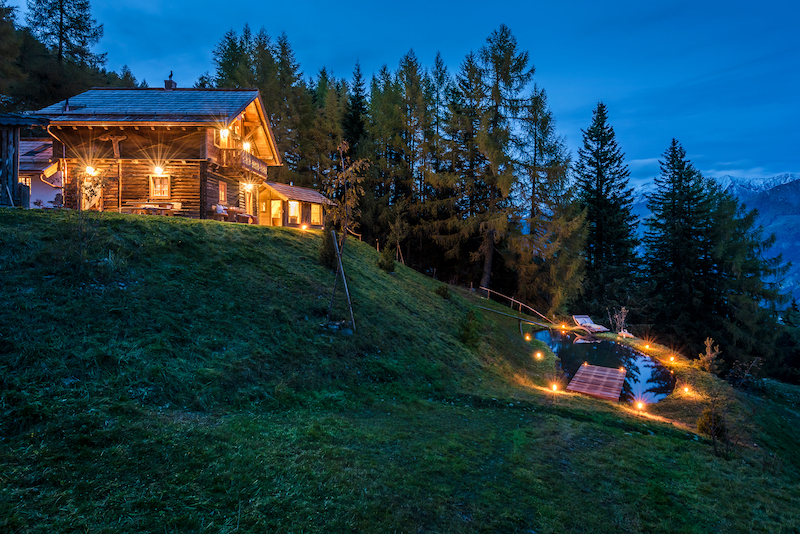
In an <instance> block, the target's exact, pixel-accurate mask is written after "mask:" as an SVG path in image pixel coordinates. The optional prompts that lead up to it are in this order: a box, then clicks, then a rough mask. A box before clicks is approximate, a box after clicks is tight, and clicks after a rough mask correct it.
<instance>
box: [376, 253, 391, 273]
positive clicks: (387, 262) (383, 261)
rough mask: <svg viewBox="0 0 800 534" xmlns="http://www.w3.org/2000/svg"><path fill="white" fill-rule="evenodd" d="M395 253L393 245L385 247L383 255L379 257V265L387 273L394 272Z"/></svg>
mask: <svg viewBox="0 0 800 534" xmlns="http://www.w3.org/2000/svg"><path fill="white" fill-rule="evenodd" d="M393 256H394V254H393V251H392V249H391V247H385V248H384V249H383V252H381V257H380V258H378V267H380V268H381V269H383V270H384V271H386V272H387V273H393V272H394V257H393Z"/></svg>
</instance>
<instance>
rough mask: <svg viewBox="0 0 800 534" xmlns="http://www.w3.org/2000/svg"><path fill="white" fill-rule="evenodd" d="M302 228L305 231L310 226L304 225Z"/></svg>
mask: <svg viewBox="0 0 800 534" xmlns="http://www.w3.org/2000/svg"><path fill="white" fill-rule="evenodd" d="M300 228H302V229H303V230H308V225H307V224H304V225H303V226H301V227H300Z"/></svg>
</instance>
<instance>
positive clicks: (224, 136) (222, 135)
mask: <svg viewBox="0 0 800 534" xmlns="http://www.w3.org/2000/svg"><path fill="white" fill-rule="evenodd" d="M229 133H231V132H230V130H228V129H227V128H223V129H221V130H220V131H219V136H220V138H221V139H227V138H228V134H229Z"/></svg>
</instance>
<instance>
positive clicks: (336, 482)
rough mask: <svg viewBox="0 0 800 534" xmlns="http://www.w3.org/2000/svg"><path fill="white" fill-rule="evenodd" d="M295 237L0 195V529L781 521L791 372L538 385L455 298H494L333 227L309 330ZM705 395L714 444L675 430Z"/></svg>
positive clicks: (517, 343)
mask: <svg viewBox="0 0 800 534" xmlns="http://www.w3.org/2000/svg"><path fill="white" fill-rule="evenodd" d="M320 242H321V234H320V233H316V232H301V231H296V230H291V229H281V228H260V227H251V226H245V225H233V224H226V223H217V222H213V221H191V220H183V219H171V218H161V217H139V216H125V215H118V214H113V213H106V214H102V215H100V216H97V215H92V216H85V215H84V216H81V215H79V214H76V213H72V212H57V213H44V212H41V211H18V210H0V300H1V301H2V307H0V373H1V374H0V410H2V412H1V413H2V417H0V531H2V532H26V533H27V532H48V533H52V532H73V531H76V532H77V531H80V532H234V531H237V532H286V533H289V532H297V533H300V532H326V533H330V532H442V533H443V532H452V533H470V532H537V533H545V532H615V533H616V532H655V531H657V532H682V533H683V532H709V533H711V532H796V531H798V529H800V484H799V483H798V475H800V449H799V448H798V445H797V443H798V438H800V432H798V430H797V425H798V423H800V416H798V411H797V410H798V408H797V402H798V400H800V390H798V389H797V388H793V387H790V386H786V385H783V384H780V383H777V382H769V383H764V385H763V386H762V388H761V389H760V390H758V391H751V392H749V393H746V394H744V393H736V392H731V391H730V390H729V388H726V387H725V385H724V384H721V383H720V382H718V381H716V380H715V379H713V378H712V377H710V376H709V375H706V374H704V373H701V372H699V371H697V370H696V369H694V368H693V367H692V366H691V365H690V364H689V362H688V361H687V360H686V359H685V358H683V357H682V356H680V355H678V356H677V361H676V362H675V363H674V364H670V365H672V366H673V368H674V370H675V373H676V376H678V380H679V383H681V384H689V385H691V388H692V389H691V393H690V394H686V395H683V394H675V395H672V396H671V397H669V398H668V399H667V400H665V401H663V402H661V403H659V404H657V405H654V406H652V407H648V409H647V413H646V414H643V415H639V414H637V413H636V412H635V411H633V410H631V409H630V408H629V407H627V406H623V405H618V404H614V403H608V402H602V401H597V400H594V399H590V398H586V397H582V396H576V395H571V394H564V393H558V394H555V395H554V394H553V393H552V392H551V391H550V390H549V386H550V384H551V383H552V382H553V381H554V380H558V379H559V378H558V376H557V374H556V373H555V371H554V369H555V365H554V364H555V360H554V357H553V355H552V354H551V353H550V352H549V351H547V349H546V348H545V347H544V345H540V344H538V342H535V341H534V342H525V341H524V340H523V339H522V337H521V336H520V335H519V331H518V325H517V323H516V322H515V321H514V320H513V319H508V318H504V317H503V316H501V315H497V314H493V313H491V312H488V311H486V310H482V309H480V308H476V305H478V306H489V307H495V308H496V309H498V310H501V311H506V310H507V309H505V308H503V307H501V306H499V305H495V304H493V303H487V302H486V301H483V300H480V299H477V298H476V297H474V296H473V295H471V294H469V293H468V292H464V291H460V290H456V289H451V290H450V291H449V294H448V293H445V292H443V291H442V290H441V289H439V288H441V286H442V285H441V284H440V283H438V282H436V281H434V280H431V279H428V278H425V277H423V276H421V275H419V274H417V273H415V272H413V271H411V270H409V269H406V268H404V267H402V266H398V268H397V271H396V272H395V273H392V274H389V273H386V272H384V271H381V270H380V269H378V268H377V267H376V261H377V259H378V254H377V253H376V252H375V251H374V250H373V249H371V248H370V247H368V246H366V245H364V244H363V243H359V242H356V241H354V240H348V242H347V245H346V249H345V268H346V270H347V273H348V282H349V287H350V291H351V294H352V297H353V304H354V309H355V318H356V326H357V328H356V330H355V332H353V333H350V332H348V331H343V330H341V329H336V328H331V327H330V325H328V321H327V313H328V306H329V303H330V296H331V290H332V287H333V282H334V274H333V273H332V272H330V271H329V270H327V269H325V268H323V267H321V266H320V265H319V263H318V261H317V257H318V249H319V245H320ZM437 289H439V292H437ZM443 295H444V296H443ZM445 297H449V298H445ZM470 312H472V313H471V314H470ZM346 314H347V312H346V308H345V307H344V304H343V301H342V300H341V299H339V300H337V302H336V306H335V307H334V316H336V317H338V318H340V319H344V318H345V317H346ZM634 343H640V342H638V341H635V342H634ZM653 347H654V348H653V349H652V351H651V352H652V354H653V355H654V356H655V357H658V358H661V359H662V360H666V359H667V358H668V356H670V355H674V353H672V352H670V351H668V350H667V349H665V348H661V347H656V346H655V345H653ZM536 351H543V352H544V354H545V357H544V358H542V359H541V360H539V359H536V358H534V357H533V355H534V353H535V352H536ZM563 385H565V384H563V383H562V386H563ZM714 392H721V393H719V394H721V395H729V396H731V398H732V399H733V400H732V402H731V407H732V408H731V417H732V419H735V422H732V423H731V425H730V426H731V431H732V434H734V435H735V436H737V438H738V442H739V445H737V446H735V447H729V448H728V450H727V452H726V454H725V455H724V456H722V457H717V456H715V455H714V453H713V449H712V447H711V444H710V442H709V441H708V440H707V439H706V438H705V437H703V436H699V435H697V434H696V433H695V432H694V423H695V421H696V419H697V416H698V415H699V413H700V412H701V411H702V409H703V407H704V406H705V405H706V404H707V403H708V399H709V397H710V396H711V395H712V394H715V393H714Z"/></svg>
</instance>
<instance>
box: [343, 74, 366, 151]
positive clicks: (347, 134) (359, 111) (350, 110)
mask: <svg viewBox="0 0 800 534" xmlns="http://www.w3.org/2000/svg"><path fill="white" fill-rule="evenodd" d="M366 118H367V94H366V89H365V88H364V76H363V75H362V74H361V64H360V63H358V62H356V67H355V69H354V70H353V82H352V84H351V86H350V92H349V96H348V99H347V108H346V111H345V115H344V118H343V119H342V135H343V136H344V140H345V141H347V144H348V145H349V146H350V153H351V154H353V155H354V156H355V157H358V156H359V154H360V152H361V151H360V146H359V143H361V142H362V141H363V138H364V136H365V134H366Z"/></svg>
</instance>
